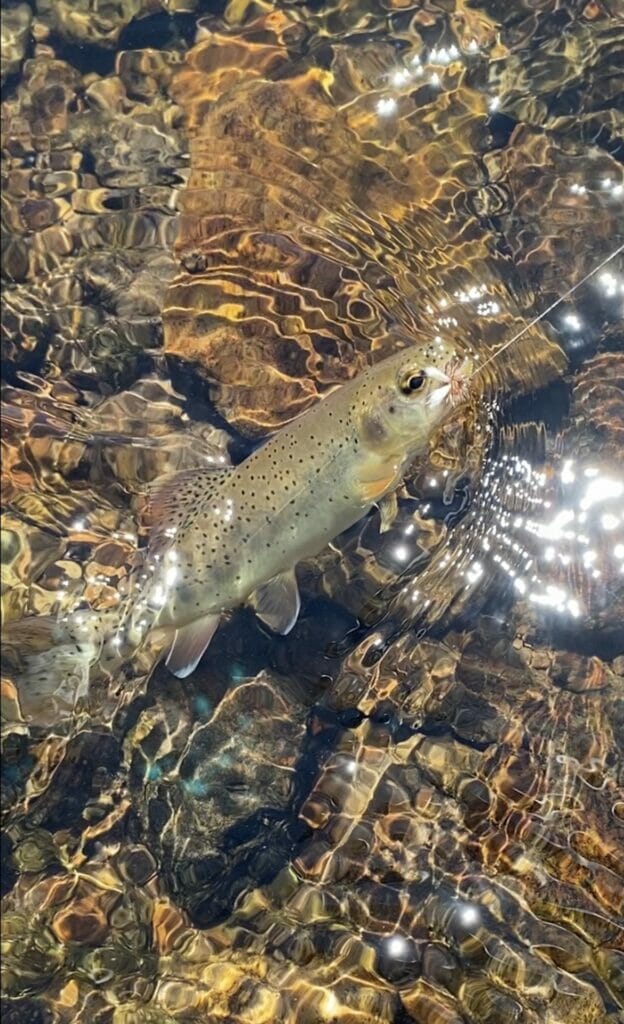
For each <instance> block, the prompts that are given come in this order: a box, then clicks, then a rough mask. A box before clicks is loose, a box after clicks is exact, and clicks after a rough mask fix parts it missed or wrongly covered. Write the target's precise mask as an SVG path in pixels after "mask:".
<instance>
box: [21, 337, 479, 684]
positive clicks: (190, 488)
mask: <svg viewBox="0 0 624 1024" xmlns="http://www.w3.org/2000/svg"><path fill="white" fill-rule="evenodd" d="M470 368H471V367H470V363H469V360H468V359H463V361H462V359H460V358H459V356H458V354H457V352H456V350H455V349H454V348H453V347H451V346H450V345H449V344H447V343H445V342H440V341H437V342H430V343H428V344H424V345H420V346H410V347H409V348H405V349H403V350H402V351H400V352H397V353H396V354H395V355H392V356H389V357H387V358H386V359H384V360H382V361H380V362H379V363H377V364H375V365H373V366H371V367H370V368H368V369H367V370H365V371H364V372H363V373H361V374H360V375H359V376H357V377H355V378H354V379H353V380H352V381H350V382H348V383H347V384H344V385H342V386H340V387H338V388H336V389H334V390H333V391H331V392H330V393H329V394H328V395H327V396H326V397H325V398H323V399H322V400H320V401H319V402H318V403H316V405H314V406H312V407H311V408H310V409H308V410H306V411H305V412H304V413H303V414H302V415H301V416H299V417H298V418H297V419H295V420H293V421H292V422H290V423H288V424H287V425H286V426H284V427H283V428H281V429H280V430H279V431H277V432H276V433H275V434H274V435H273V436H272V437H270V439H269V440H268V441H267V442H266V443H265V444H263V445H262V446H261V447H259V448H258V449H256V450H255V451H254V452H253V453H252V454H251V455H249V457H248V458H247V459H245V460H244V461H243V462H242V463H240V464H239V465H238V466H235V467H233V468H222V469H215V468H206V469H190V470H183V471H181V472H178V473H175V474H173V475H172V476H170V477H169V478H167V479H166V480H164V481H163V482H162V483H161V484H160V485H157V486H156V487H155V488H154V489H153V491H152V493H151V495H150V499H149V517H150V520H151V530H150V535H149V538H148V545H147V562H148V563H149V564H150V565H151V566H152V570H151V575H150V578H149V579H148V581H147V582H146V583H145V585H144V586H143V587H141V592H140V593H139V595H138V597H136V598H134V599H133V600H132V601H131V602H130V603H129V604H128V607H126V609H125V611H124V613H123V615H120V613H119V612H117V613H113V612H107V613H101V614H100V616H99V618H98V614H97V613H92V614H91V616H90V618H89V623H90V625H89V624H87V625H85V621H84V616H83V620H82V625H81V627H80V632H79V633H78V634H77V635H76V637H75V638H74V639H75V640H76V642H77V643H78V644H79V645H81V648H82V650H83V651H84V650H88V651H89V652H91V653H90V656H92V655H93V651H94V650H96V649H97V648H98V645H100V646H101V644H102V643H103V642H105V640H106V642H108V643H113V644H114V643H116V644H117V645H118V646H120V645H121V644H123V646H126V645H127V644H128V642H129V643H130V646H131V647H133V648H134V649H136V647H137V646H139V645H140V644H141V643H142V642H143V640H144V639H145V637H146V636H147V634H148V633H149V632H150V631H151V630H154V629H158V630H164V631H165V633H166V635H167V638H168V645H167V646H165V650H167V655H166V664H167V666H168V668H169V669H170V671H171V672H172V673H173V674H174V675H176V676H178V677H179V678H185V677H186V676H189V675H190V674H191V673H192V672H193V671H194V670H195V668H196V667H197V664H198V662H199V661H200V659H201V657H202V656H203V654H204V652H205V650H206V648H207V647H208V645H209V643H210V641H211V639H212V637H213V635H214V633H215V630H216V629H217V626H218V624H219V620H220V618H221V616H222V615H223V614H224V613H226V612H228V611H230V610H232V609H234V608H236V607H238V606H240V605H244V604H248V605H251V606H252V607H253V609H254V611H255V613H256V615H257V616H258V617H259V618H260V619H261V620H262V622H264V623H265V624H266V625H267V626H268V627H269V628H270V629H271V630H273V631H274V632H276V633H280V634H286V633H288V632H289V631H290V630H291V629H292V627H293V626H294V624H295V622H296V620H297V616H298V614H299V607H300V597H299V589H298V586H297V579H296V566H297V563H298V562H299V561H301V560H302V559H304V558H308V557H310V556H312V555H315V554H318V552H319V551H321V550H322V549H323V548H324V547H325V546H326V545H327V544H328V543H329V542H330V541H332V540H333V539H334V538H335V537H336V536H337V535H338V534H340V533H341V532H342V531H343V530H346V529H347V528H348V527H350V526H352V525H354V524H355V523H356V522H357V521H358V520H359V519H361V518H362V517H363V516H365V515H366V514H367V513H368V512H369V511H370V510H371V509H372V508H373V506H375V505H379V506H381V508H382V523H384V524H385V522H387V520H388V518H389V516H390V515H391V510H392V508H393V507H395V506H396V499H395V498H394V492H395V490H396V488H397V486H398V485H399V483H400V482H401V481H402V479H403V477H404V475H405V474H406V472H407V470H408V468H409V467H410V466H411V465H412V464H413V463H414V462H415V460H417V459H418V457H419V456H422V455H423V454H424V453H425V452H426V450H427V447H428V442H429V439H430V437H431V435H432V433H433V432H434V430H435V429H436V428H438V427H439V426H440V425H441V424H442V423H443V422H444V421H445V420H446V419H447V418H448V417H449V416H450V415H451V414H452V412H453V410H454V407H455V406H456V405H457V403H458V402H461V401H464V400H465V398H466V396H467V387H466V386H465V381H466V378H467V376H468V375H469V373H470ZM115 614H116V615H117V622H116V624H115V625H114V627H113V620H112V617H113V616H114V615H115ZM71 619H72V616H70V618H69V624H68V625H66V626H65V627H64V629H65V631H67V629H68V628H71ZM31 621H32V620H31ZM106 634H107V636H106Z"/></svg>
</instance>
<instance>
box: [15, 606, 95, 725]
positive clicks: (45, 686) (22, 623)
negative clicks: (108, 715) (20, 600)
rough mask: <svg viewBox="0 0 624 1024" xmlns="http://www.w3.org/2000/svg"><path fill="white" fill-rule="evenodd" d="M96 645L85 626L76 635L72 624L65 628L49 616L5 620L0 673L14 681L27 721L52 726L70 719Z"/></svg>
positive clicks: (85, 684)
mask: <svg viewBox="0 0 624 1024" xmlns="http://www.w3.org/2000/svg"><path fill="white" fill-rule="evenodd" d="M81 625H82V624H81V623H79V624H78V629H80V627H81ZM98 632H99V631H98ZM100 648H101V640H100V637H99V635H98V633H96V632H94V631H92V630H90V629H88V628H87V629H86V630H84V635H81V634H80V633H78V631H77V627H76V624H75V623H74V624H72V625H71V626H68V625H66V624H64V623H63V622H60V621H58V620H57V619H55V618H54V617H53V616H51V615H43V616H33V617H28V618H25V619H21V620H19V621H17V622H8V623H6V624H5V626H4V630H3V644H2V674H3V675H6V676H8V677H9V679H11V680H12V681H13V682H14V684H15V687H16V690H17V693H18V700H19V706H20V710H21V713H22V716H23V718H24V719H25V720H26V722H28V723H29V724H31V725H35V726H50V725H55V726H56V725H58V724H59V723H60V722H62V721H64V720H66V719H67V718H71V717H73V716H74V714H75V711H76V707H77V705H78V704H79V702H80V701H81V700H82V699H84V698H86V697H87V695H88V691H89V680H90V669H91V666H92V665H93V664H94V663H95V662H97V660H98V656H99V652H100Z"/></svg>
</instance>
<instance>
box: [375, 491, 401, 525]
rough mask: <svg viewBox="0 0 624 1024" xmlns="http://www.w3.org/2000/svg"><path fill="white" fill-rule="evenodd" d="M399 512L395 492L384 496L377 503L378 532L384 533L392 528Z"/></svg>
mask: <svg viewBox="0 0 624 1024" xmlns="http://www.w3.org/2000/svg"><path fill="white" fill-rule="evenodd" d="M398 512H399V503H398V501H397V496H396V492H395V491H392V493H391V494H386V496H385V498H382V499H381V501H380V502H379V518H380V525H379V532H380V533H386V532H387V531H388V530H389V529H390V527H391V526H392V524H393V522H394V520H395V519H396V517H397V515H398Z"/></svg>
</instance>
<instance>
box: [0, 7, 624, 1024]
mask: <svg viewBox="0 0 624 1024" xmlns="http://www.w3.org/2000/svg"><path fill="white" fill-rule="evenodd" d="M207 6H208V5H205V4H202V3H200V2H196V0H173V2H168V3H165V2H164V0H163V2H162V3H159V2H155V3H143V2H139V0H136V2H130V0H120V2H118V3H117V2H116V3H111V4H108V5H104V6H102V5H94V4H90V3H87V2H86V0H81V2H79V3H77V4H76V3H68V2H66V0H36V2H34V3H33V4H32V5H31V4H26V3H11V4H10V5H9V6H7V8H6V10H3V12H2V13H3V26H2V66H1V73H2V80H3V83H4V85H5V94H4V99H3V104H2V115H3V148H2V159H3V168H2V173H3V185H4V196H3V209H2V216H3V228H4V230H3V243H2V244H3V273H4V283H5V287H4V288H3V295H2V304H3V305H2V309H3V314H2V355H3V360H4V367H5V383H4V390H3V420H2V452H3V462H2V497H3V510H4V511H3V533H2V555H3V572H2V604H3V616H4V624H5V643H4V649H3V669H2V732H1V741H2V753H3V765H2V773H3V774H2V780H3V786H2V814H3V831H2V857H3V864H4V871H3V882H2V884H3V890H2V891H3V918H2V934H3V951H4V964H3V1006H2V1009H3V1011H4V1013H5V1015H6V1018H7V1020H9V1021H11V1022H12V1024H22V1022H25V1021H29V1022H45V1024H48V1022H50V1024H52V1022H53V1024H57V1022H58V1024H74V1022H76V1024H86V1022H88V1024H94V1022H97V1024H99V1022H107V1024H109V1022H110V1024H171V1022H173V1021H181V1022H193V1024H195V1022H197V1024H199V1022H206V1021H209V1022H213V1021H214V1022H219V1021H223V1022H226V1021H227V1022H228V1024H230V1022H236V1024H272V1022H282V1021H283V1022H285V1024H311V1022H322V1021H327V1022H330V1021H341V1022H342V1021H344V1022H345V1024H373V1022H374V1024H383V1022H388V1024H390V1022H394V1024H398V1022H400V1024H407V1022H415V1024H508V1022H512V1024H563V1022H565V1024H618V1022H619V1021H620V1020H621V1019H622V1013H624V929H623V927H622V921H623V920H624V905H623V903H624V862H623V859H622V850H623V849H624V795H623V792H624V790H623V783H624V777H623V771H622V763H623V760H622V758H623V749H622V747H623V737H624V649H623V643H622V621H623V618H624V574H623V569H624V516H623V514H622V508H623V500H622V499H623V496H624V467H623V463H622V453H623V450H624V449H623V441H624V398H623V395H624V360H623V356H622V351H621V340H622V302H623V298H624V264H623V261H622V259H621V258H619V259H614V260H613V261H611V262H610V263H609V264H608V265H607V266H605V267H604V268H603V270H602V271H601V272H600V273H599V274H596V275H595V276H594V277H592V279H591V280H589V281H588V282H587V283H586V284H584V285H583V287H582V288H580V289H579V290H578V291H577V292H575V294H574V296H572V297H571V298H569V299H566V301H565V302H563V303H562V304H561V305H560V306H559V307H557V308H556V309H555V310H554V311H553V312H552V314H550V315H549V316H548V318H547V320H544V321H542V322H541V323H540V324H538V325H537V326H536V327H533V328H531V329H530V330H529V331H528V332H527V333H526V335H524V336H523V337H522V339H521V340H520V341H519V342H518V343H517V345H514V346H512V347H510V348H509V349H508V350H506V351H505V353H504V355H503V356H502V357H501V359H500V360H498V361H497V360H496V359H494V360H493V362H491V363H489V364H488V366H487V368H486V369H485V370H484V371H483V372H479V371H478V372H477V373H476V375H475V378H474V390H473V398H472V402H471V406H470V410H469V412H468V414H467V415H466V416H465V417H464V418H463V419H462V421H461V422H460V423H459V424H454V425H453V426H452V427H449V428H447V429H444V430H442V431H441V432H440V433H439V436H437V437H435V438H432V442H431V447H430V451H429V454H428V456H427V458H426V459H425V460H423V462H422V464H420V465H418V466H417V467H415V469H414V472H413V473H412V474H411V475H410V477H409V478H408V479H407V480H406V481H405V483H404V485H403V486H402V487H401V488H400V490H399V493H398V496H397V497H398V501H397V507H396V510H392V514H391V515H389V514H388V512H387V511H385V512H384V513H383V514H382V513H381V512H379V513H377V512H375V513H374V514H373V515H371V516H370V517H368V518H367V519H366V520H365V521H364V522H362V523H360V524H358V525H357V526H356V527H354V528H353V529H351V530H349V531H348V532H347V533H346V534H343V535H342V536H341V537H339V538H337V540H336V543H335V544H334V545H333V546H332V547H331V548H330V549H328V550H327V551H324V552H322V553H321V554H320V555H319V556H318V557H317V558H316V559H311V560H309V561H307V562H305V563H304V564H302V565H301V566H300V567H299V571H298V575H299V580H300V583H301V589H302V593H303V596H304V606H303V611H302V615H301V618H300V620H299V622H298V624H297V626H296V627H295V629H294V631H293V633H292V634H290V635H289V636H288V637H286V638H283V639H282V638H276V637H274V636H272V635H269V634H267V633H266V632H264V631H262V629H261V628H260V627H259V625H258V623H257V621H256V620H255V618H254V616H253V615H252V614H251V612H249V613H248V612H246V611H240V612H237V613H236V614H235V615H233V616H232V617H231V619H230V620H229V621H228V622H227V623H226V624H225V625H224V626H223V628H221V629H220V630H219V632H218V634H217V636H216V638H215V640H214V642H213V645H211V648H210V650H209V653H208V654H207V656H206V657H205V658H204V659H203V661H202V663H201V664H200V666H199V668H198V669H197V671H196V672H195V673H194V674H193V675H192V676H190V677H189V678H188V679H187V680H185V681H184V685H183V684H182V682H181V681H180V680H177V679H174V678H173V677H172V676H171V675H169V674H168V673H167V671H166V670H165V669H164V668H163V667H162V666H161V665H159V664H158V658H159V644H158V642H157V641H156V640H155V639H154V640H153V641H152V642H150V643H149V644H147V645H146V646H145V647H144V648H143V649H142V650H141V651H140V653H138V654H136V655H135V656H133V657H131V658H127V657H126V658H124V657H122V656H121V652H120V655H119V658H117V660H115V658H114V657H111V658H110V659H109V660H108V661H105V660H104V659H102V660H100V661H99V662H97V663H96V664H93V665H89V664H86V665H83V666H82V670H81V671H80V672H79V673H78V675H75V674H73V675H72V673H71V672H70V671H69V670H68V664H69V662H68V660H67V657H66V655H67V652H63V651H62V650H61V651H59V650H58V649H54V650H50V647H49V635H48V634H46V632H45V630H44V629H43V627H42V621H43V618H42V617H43V616H46V615H51V616H52V617H53V621H55V620H56V618H57V617H58V618H63V617H66V616H67V617H69V616H73V617H78V618H81V619H82V618H84V622H85V623H88V621H89V619H88V617H89V615H91V614H92V613H93V612H98V611H101V610H103V609H107V608H114V607H117V606H119V605H123V602H124V600H126V599H127V595H128V591H129V588H131V587H132V586H134V584H133V583H131V580H132V579H134V578H138V579H139V580H140V578H141V575H140V573H139V574H138V576H136V577H133V575H132V573H133V569H136V566H137V565H139V566H141V565H142V564H143V563H142V559H143V558H144V554H143V552H144V544H145V522H144V503H145V492H146V489H147V487H148V486H149V484H150V483H151V482H152V481H153V480H155V479H156V478H157V477H158V476H160V475H161V474H163V473H166V472H170V471H172V470H175V469H187V468H193V467H201V466H205V465H206V464H207V462H212V463H214V464H216V465H223V464H224V463H225V462H228V461H229V460H230V458H231V459H233V460H234V461H238V460H239V459H240V458H243V457H244V456H245V455H246V454H247V453H248V452H249V451H250V450H251V449H252V447H253V445H255V444H256V443H258V442H259V441H260V440H261V439H262V437H264V436H266V434H267V432H268V431H270V430H272V429H274V428H275V427H277V426H279V425H280V424H282V423H284V422H287V421H288V420H289V419H290V418H292V417H293V416H294V415H296V414H297V413H298V412H299V411H301V410H302V409H304V408H306V407H308V406H309V405H311V404H312V403H313V402H314V401H316V400H317V399H318V397H319V396H322V395H323V394H324V393H325V392H327V391H328V390H329V389H330V388H332V387H333V386H334V385H336V384H340V383H341V382H343V381H345V380H347V379H349V378H350V377H352V376H353V375H354V374H355V373H356V372H358V370H359V369H361V368H362V367H363V366H365V365H366V364H367V363H368V362H369V361H370V360H373V359H377V358H380V357H382V356H383V355H385V354H387V353H389V352H390V351H393V350H394V349H395V348H396V347H397V346H398V345H399V344H404V343H405V341H408V342H409V340H410V339H411V338H413V337H415V336H424V337H427V338H433V339H435V338H436V337H439V338H441V339H442V338H444V339H447V338H448V339H452V340H453V341H454V343H455V344H456V345H457V346H458V347H459V349H460V350H462V351H469V350H470V351H471V352H473V353H475V354H476V355H477V356H478V360H477V363H479V361H480V362H481V363H484V362H485V360H486V359H488V357H489V356H490V355H492V353H493V352H495V351H496V349H497V347H498V346H499V345H501V344H503V343H504V342H505V341H506V340H508V339H509V338H510V337H512V335H514V334H515V333H517V332H518V331H520V330H522V328H523V327H524V326H525V325H526V324H527V323H528V322H529V321H530V320H531V319H532V318H533V317H534V316H536V315H537V314H539V313H540V312H541V311H542V310H544V309H546V308H547V307H548V306H549V305H550V304H551V303H552V302H554V301H555V299H557V298H558V297H559V296H560V295H561V294H562V293H563V292H564V291H566V290H567V289H568V288H569V287H570V285H572V284H573V283H574V282H575V281H578V280H580V279H581V278H582V277H583V276H584V275H585V274H587V273H588V272H589V271H591V270H592V269H593V268H594V267H596V266H597V265H598V264H599V263H600V262H601V261H602V260H603V259H605V257H607V256H608V255H609V253H610V252H612V251H613V250H614V249H615V248H616V247H617V246H618V245H619V244H621V243H622V241H623V239H622V227H621V225H622V210H623V205H622V204H623V201H624V179H623V177H622V170H621V158H622V152H623V150H622V118H621V113H620V112H619V110H618V96H619V93H620V92H621V84H620V79H621V73H619V72H620V68H619V65H620V64H621V50H622V43H623V41H624V31H623V28H622V22H621V19H619V17H618V14H617V11H616V10H615V8H614V6H613V5H610V4H608V3H602V2H596V3H594V2H590V3H586V2H584V0H579V2H576V0H575V2H572V3H567V4H564V5H557V4H553V3H551V2H532V3H528V2H527V3H519V4H515V5H509V4H502V3H498V2H494V3H488V4H470V5H468V4H467V3H465V2H464V0H453V2H451V3H449V4H446V5H434V4H433V3H429V2H422V3H421V2H418V3H414V2H410V0H405V2H394V0H387V2H386V0H384V2H367V0H361V2H358V3H357V4H349V3H345V2H343V0H335V2H331V3H328V4H324V5H319V4H311V5H310V6H309V7H308V6H306V5H304V4H299V3H297V4H293V3H286V2H284V3H283V4H267V3H263V2H253V3H250V4H247V3H236V2H231V3H228V4H227V5H226V6H225V7H224V9H223V10H222V11H221V13H220V14H215V15H213V16H211V17H208V16H206V14H205V11H206V8H207ZM96 8H97V9H96ZM211 9H212V6H211ZM214 9H215V10H216V6H215V7H214ZM311 500H313V499H311ZM144 568H145V567H144ZM139 585H140V583H139ZM25 616H33V619H32V620H29V626H28V629H29V632H28V634H27V639H28V643H29V645H30V647H29V650H30V654H31V655H34V656H35V657H36V658H38V659H39V661H40V664H41V665H42V666H43V667H44V669H45V673H44V675H45V677H46V685H44V686H43V687H41V688H40V689H37V690H33V689H32V688H30V689H29V687H28V685H27V683H26V681H25V675H24V671H23V667H24V666H23V660H22V657H23V656H22V649H21V647H20V643H22V642H23V640H24V634H23V632H22V633H20V630H19V629H18V627H17V626H16V625H13V624H15V623H17V622H18V621H21V620H23V619H24V617H25ZM20 636H21V641H20V639H19V638H20Z"/></svg>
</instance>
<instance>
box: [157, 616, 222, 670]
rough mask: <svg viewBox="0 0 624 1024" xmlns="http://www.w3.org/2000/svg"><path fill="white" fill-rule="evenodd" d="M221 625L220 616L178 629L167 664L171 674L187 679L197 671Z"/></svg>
mask: <svg viewBox="0 0 624 1024" xmlns="http://www.w3.org/2000/svg"><path fill="white" fill-rule="evenodd" d="M218 625H219V616H218V615H208V616H206V618H205V619H197V621H196V622H190V623H189V624H188V626H182V628H181V629H176V631H175V636H174V638H173V643H172V645H171V650H170V651H169V654H168V655H167V661H166V662H165V664H166V666H167V668H168V669H169V671H170V672H173V674H174V676H177V677H178V679H186V677H187V676H190V675H191V673H192V672H194V671H195V669H196V668H197V665H198V664H199V661H200V659H201V657H202V655H203V653H204V651H205V650H206V648H207V647H208V644H209V643H210V641H211V640H212V638H213V636H214V634H215V630H216V628H217V626H218Z"/></svg>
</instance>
